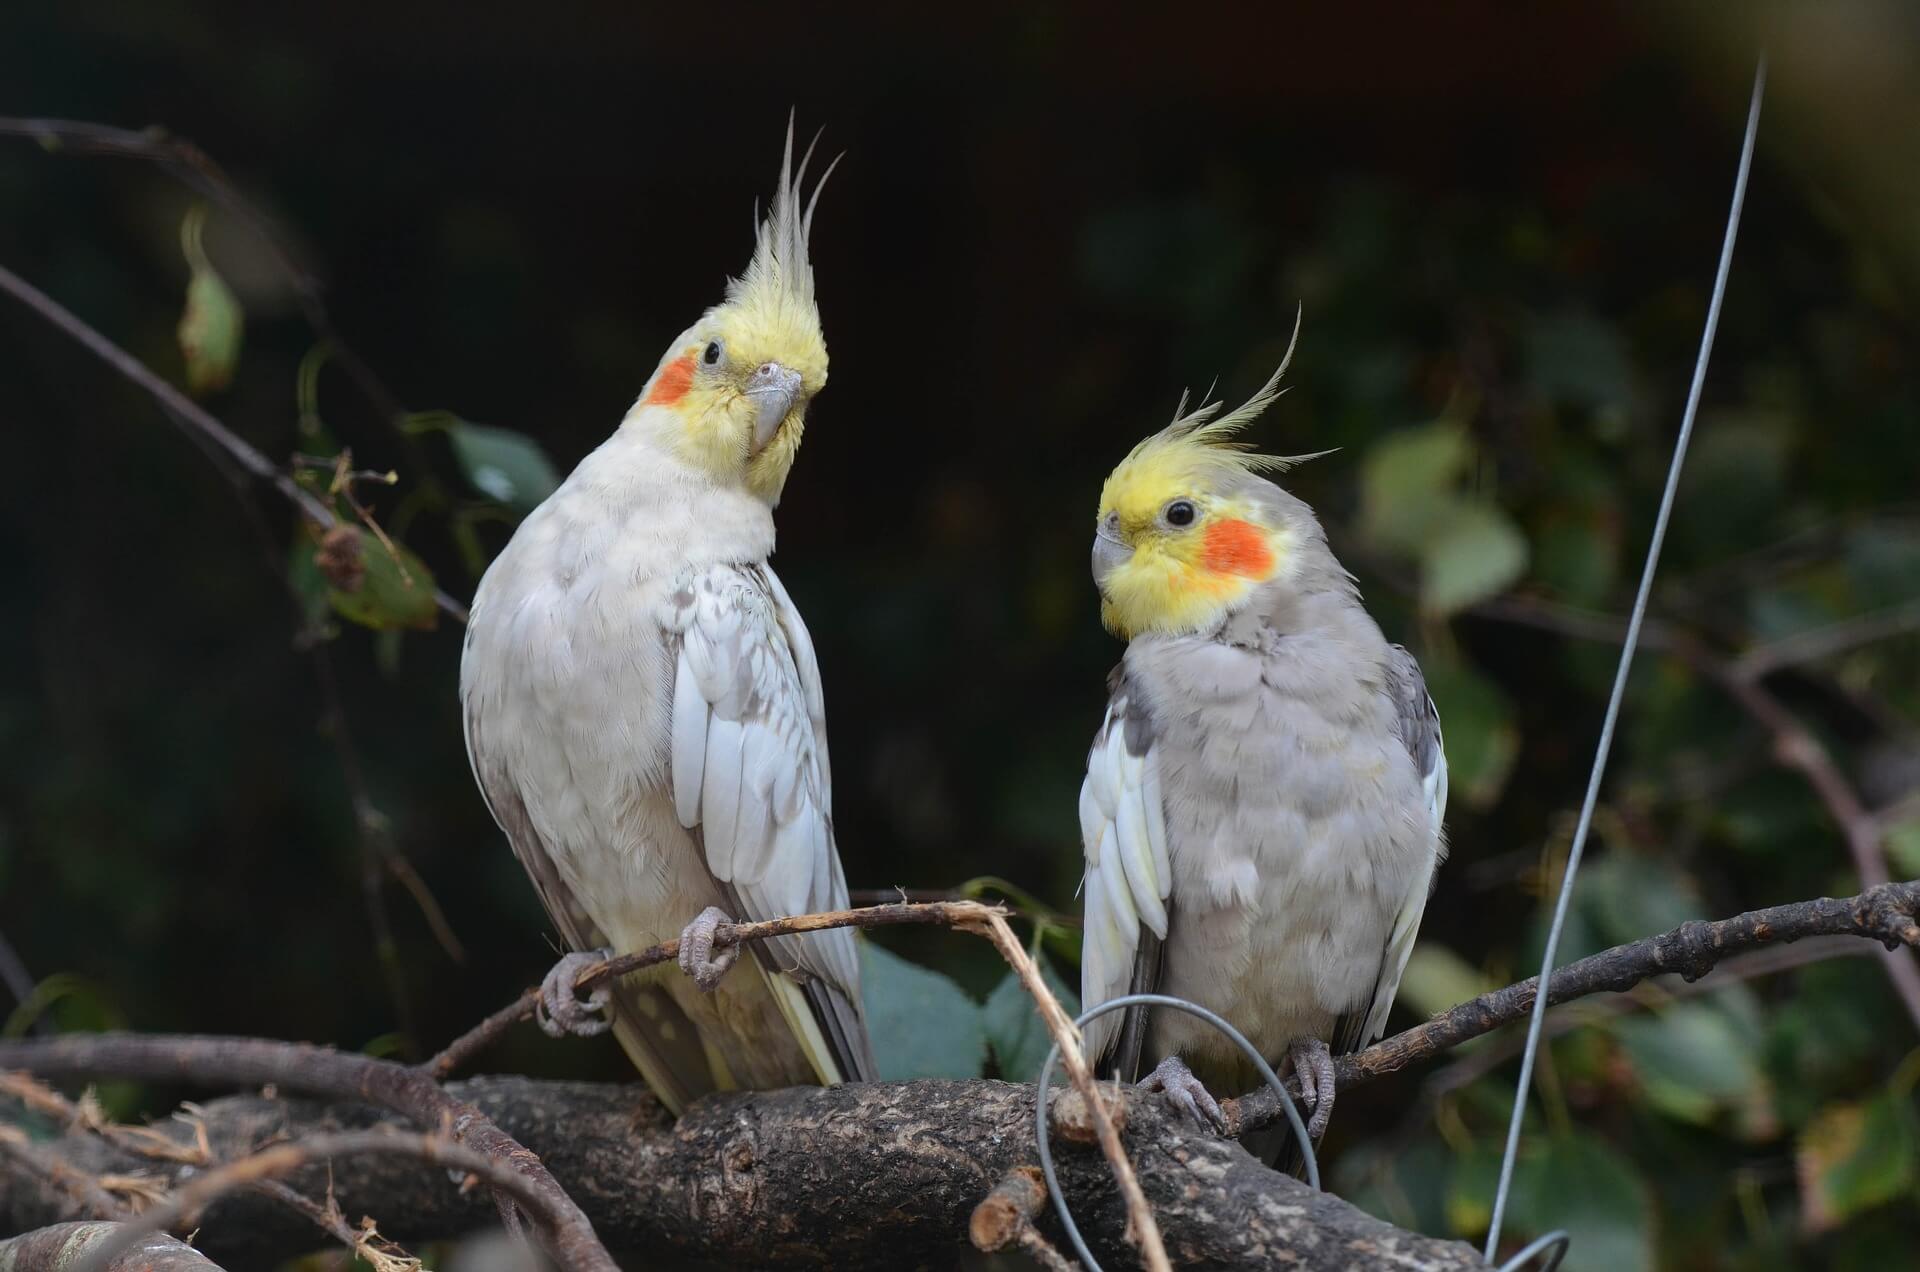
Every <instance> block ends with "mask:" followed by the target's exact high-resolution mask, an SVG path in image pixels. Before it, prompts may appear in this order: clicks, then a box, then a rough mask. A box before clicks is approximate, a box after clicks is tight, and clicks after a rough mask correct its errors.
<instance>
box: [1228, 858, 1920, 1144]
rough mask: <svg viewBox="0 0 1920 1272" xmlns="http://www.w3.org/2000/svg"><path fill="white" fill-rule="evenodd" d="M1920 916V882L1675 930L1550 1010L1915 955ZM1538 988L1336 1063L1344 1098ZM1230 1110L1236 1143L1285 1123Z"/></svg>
mask: <svg viewBox="0 0 1920 1272" xmlns="http://www.w3.org/2000/svg"><path fill="white" fill-rule="evenodd" d="M1916 915H1920V882H1913V883H1887V884H1882V885H1880V886H1879V887H1877V888H1871V889H1868V890H1867V891H1866V892H1863V893H1861V894H1860V895H1858V896H1852V897H1845V898H1841V899H1838V900H1836V899H1833V898H1830V897H1822V898H1820V899H1818V900H1814V901H1795V902H1791V903H1789V904H1787V905H1776V906H1772V907H1769V908H1768V909H1764V910H1754V911H1751V912H1749V913H1747V914H1741V915H1736V916H1735V917H1733V918H1730V919H1720V920H1718V921H1715V922H1711V923H1709V922H1706V921H1703V920H1699V919H1696V920H1694V921H1693V922H1690V923H1683V924H1681V925H1680V926H1679V927H1677V928H1675V929H1673V930H1672V931H1671V932H1663V933H1661V934H1660V935H1658V936H1651V937H1648V938H1647V939H1645V940H1642V941H1634V942H1631V943H1629V944H1627V945H1619V946H1615V947H1614V948H1613V949H1610V950H1606V951H1603V952H1602V953H1599V954H1595V955H1592V956H1591V957H1588V958H1583V959H1581V960H1579V961H1578V962H1575V963H1569V964H1567V965H1566V966H1565V967H1562V968H1561V969H1560V970H1559V971H1557V972H1555V973H1554V974H1553V980H1552V983H1551V984H1550V985H1549V986H1548V990H1547V1002H1548V1003H1549V1004H1550V1005H1551V1004H1555V1003H1563V1002H1568V1001H1571V1000H1572V999H1575V998H1584V997H1586V996H1587V995H1588V994H1597V993H1603V992H1607V991H1619V990H1625V989H1631V988H1632V987H1633V986H1635V985H1637V984H1639V983H1640V982H1641V981H1643V980H1646V979H1648V978H1649V977H1653V976H1662V975H1667V974H1670V973H1672V974H1678V975H1679V976H1681V977H1683V978H1684V979H1686V980H1689V981H1692V980H1698V979H1700V978H1701V977H1703V976H1705V975H1706V974H1707V973H1708V972H1710V971H1712V970H1713V968H1714V967H1715V966H1716V965H1717V964H1719V963H1720V962H1722V961H1723V960H1726V959H1729V958H1731V957H1732V956H1734V955H1735V954H1739V953H1742V952H1744V951H1746V950H1751V949H1756V948H1759V947H1760V946H1765V945H1774V944H1784V943H1787V942H1791V941H1798V940H1803V939H1805V938H1807V937H1811V936H1853V937H1865V938H1867V939H1868V940H1874V941H1879V942H1880V943H1881V944H1883V945H1885V946H1887V947H1888V948H1897V947H1899V946H1902V945H1904V946H1907V947H1908V948H1913V947H1915V946H1916V945H1920V921H1916V918H1915V916H1916ZM1539 980H1540V978H1539V977H1537V976H1530V977H1528V978H1527V979H1526V980H1523V981H1521V982H1519V983H1518V984H1515V985H1508V986H1507V987H1506V988H1504V989H1496V990H1494V991H1493V992H1491V993H1487V994H1482V995H1480V996H1479V997H1478V998H1475V999H1472V1000H1470V1001H1468V1002H1464V1003H1461V1004H1460V1005H1459V1006H1458V1007H1455V1008H1453V1009H1452V1010H1450V1011H1446V1012H1442V1013H1441V1014H1440V1015H1438V1016H1435V1017H1434V1018H1433V1019H1431V1020H1429V1021H1427V1022H1426V1023H1425V1024H1421V1025H1416V1026H1414V1027H1413V1028H1412V1029H1409V1030H1407V1031H1406V1032H1404V1033H1400V1034H1396V1035H1394V1036H1393V1037H1391V1038H1388V1039H1386V1040H1385V1041H1382V1042H1376V1043H1375V1044H1373V1046H1371V1047H1368V1048H1367V1049H1366V1050H1364V1051H1359V1052H1355V1053H1354V1054H1352V1055H1345V1056H1339V1057H1337V1058H1336V1059H1335V1060H1334V1062H1333V1067H1334V1075H1335V1078H1336V1081H1337V1083H1338V1085H1339V1087H1340V1088H1341V1089H1343V1090H1344V1089H1345V1088H1347V1087H1351V1086H1358V1085H1360V1084H1362V1083H1365V1082H1370V1081H1372V1080H1373V1079H1375V1078H1379V1077H1384V1076H1385V1075H1387V1074H1389V1073H1394V1072H1397V1071H1399V1070H1401V1069H1404V1068H1406V1067H1407V1066H1408V1065H1410V1064H1414V1063H1416V1062H1417V1061H1420V1060H1425V1059H1427V1058H1428V1057H1430V1056H1434V1055H1437V1054H1439V1053H1440V1052H1443V1051H1447V1050H1450V1049H1452V1048H1454V1047H1457V1046H1459V1045H1460V1044H1461V1043H1463V1042H1466V1041H1467V1040H1468V1039H1470V1038H1478V1037H1479V1036H1480V1035H1482V1034H1485V1033H1490V1032H1492V1031H1493V1030H1495V1029H1497V1028H1499V1027H1500V1026H1501V1025H1505V1024H1510V1023H1512V1022H1513V1021H1516V1020H1520V1019H1523V1018H1525V1017H1526V1016H1527V1015H1528V1014H1529V1013H1530V1012H1531V1011H1532V1010H1533V998H1534V994H1535V992H1536V991H1537V990H1538V988H1539ZM1221 1107H1222V1108H1223V1109H1225V1110H1226V1112H1227V1125H1228V1129H1229V1130H1230V1131H1231V1132H1232V1133H1233V1134H1235V1135H1239V1134H1241V1133H1243V1132H1245V1131H1249V1130H1254V1129H1256V1128H1258V1127H1261V1126H1265V1125H1267V1124H1268V1123H1269V1122H1272V1121H1275V1120H1276V1119H1278V1118H1279V1117H1281V1116H1283V1115H1282V1113H1281V1109H1280V1102H1279V1100H1278V1098H1277V1097H1275V1096H1274V1095H1273V1093H1272V1092H1270V1091H1266V1090H1264V1089H1262V1090H1260V1091H1255V1092H1252V1093H1251V1094H1248V1095H1244V1096H1241V1097H1240V1098H1239V1099H1238V1100H1228V1101H1224V1102H1223V1103H1222V1106H1221Z"/></svg>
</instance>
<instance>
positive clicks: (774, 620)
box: [460, 126, 874, 1113]
mask: <svg viewBox="0 0 1920 1272" xmlns="http://www.w3.org/2000/svg"><path fill="white" fill-rule="evenodd" d="M808 153H809V156H810V155H811V151H809V152H808ZM792 160H793V132H792V128H791V126H789V128H788V132H787V146H786V153H785V155H784V156H783V158H782V160H781V168H780V186H779V189H778V191H777V192H776V194H775V196H774V200H773V205H772V208H771V210H770V211H769V212H768V214H767V217H766V219H765V221H764V222H763V223H762V224H761V226H760V227H759V232H758V238H757V241H756V243H755V246H754V253H753V259H752V261H751V262H750V263H749V264H748V266H747V269H746V272H745V273H744V274H743V275H742V276H741V277H740V278H738V279H736V280H734V281H732V282H730V283H729V284H728V286H727V291H726V299H725V301H724V302H723V303H721V304H719V305H717V306H715V307H714V308H712V309H709V310H708V311H707V312H706V313H705V314H704V315H702V316H701V318H700V320H699V321H698V322H696V323H694V324H693V326H691V327H689V328H688V329H687V330H686V331H685V332H684V333H682V334H681V335H680V336H679V337H678V338H677V339H676V340H674V342H673V343H672V344H671V345H670V346H669V347H668V349H667V351H666V354H665V355H664V356H663V357H662V358H661V360H660V365H659V367H658V368H657V369H656V370H655V371H654V373H653V378H652V379H650V380H649V381H648V382H647V385H646V388H645V389H644V390H642V392H641V394H640V398H639V400H638V401H637V402H635V403H634V405H633V407H632V409H630V410H629V411H628V412H627V415H626V418H625V419H624V420H622V421H621V424H620V427H619V428H618V429H617V430H615V432H614V433H613V435H612V436H611V437H609V438H608V439H607V440H606V441H605V442H603V443H602V444H601V445H600V447H599V448H598V449H597V450H595V451H594V452H593V453H592V454H590V455H588V456H587V457H586V458H585V459H583V460H581V461H580V466H579V467H578V468H576V469H574V471H573V473H572V475H571V476H569V477H568V478H567V480H566V481H565V482H564V483H562V484H561V486H560V488H559V489H558V490H556V491H555V492H554V493H553V495H552V496H551V497H549V498H548V499H547V501H546V502H545V503H543V504H541V505H540V507H538V508H537V509H535V510H534V511H533V513H532V514H531V515H530V516H528V517H527V519H526V521H525V522H523V523H522V524H521V525H520V527H519V529H518V531H517V532H516V533H515V534H514V536H513V539H512V541H511V542H510V543H508V544H507V547H506V549H505V550H504V551H503V552H502V553H501V554H500V556H499V558H498V559H497V560H495V561H494V563H493V565H492V567H491V568H489V569H488V570H487V573H486V576H485V577H484V578H483V579H481V581H480V588H479V593H478V595H476V596H475V598H474V602H473V611H472V618H471V621H470V623H469V624H468V627H467V640H466V650H465V654H464V657H463V659H462V661H461V667H460V699H461V705H462V708H463V714H464V716H465V723H466V735H467V754H468V757H469V759H470V760H471V761H472V764H473V772H474V776H475V778H476V779H477V780H478V782H479V784H480V790H481V793H482V794H483V795H484V796H485V797H486V801H487V806H488V808H489V809H490V810H491V811H492V813H493V816H494V819H495V820H496V821H498V822H499V823H500V827H501V829H502V830H504V831H505V832H506V834H507V838H508V839H509V840H510V841H511V842H512V844H513V850H514V853H515V854H516V855H517V856H518V857H519V859H520V863H521V864H522V865H523V866H525V867H526V870H527V873H528V874H529V875H530V876H532V879H533V883H534V886H535V888H536V889H538V891H539V893H540V899H541V900H542V901H543V902H544V903H545V905H546V909H547V913H548V914H549V915H550V916H551V917H552V919H553V922H554V924H555V925H556V926H557V927H558V928H559V930H560V934H561V936H562V937H563V938H564V939H565V941H566V943H567V945H568V946H569V947H570V948H571V949H573V950H575V951H578V953H575V954H573V955H571V956H569V957H567V958H563V959H562V960H561V961H560V963H559V964H558V965H557V966H556V967H555V968H554V969H553V971H552V973H550V974H549V976H548V977H547V980H546V982H545V984H544V985H543V987H542V995H541V1002H542V1006H543V1009H544V1015H543V1019H542V1023H543V1024H545V1025H547V1027H548V1031H549V1032H551V1033H555V1034H556V1035H557V1034H559V1033H562V1032H566V1031H568V1030H572V1031H573V1032H577V1033H596V1032H599V1031H600V1030H602V1029H604V1028H606V1023H605V1022H604V1021H603V1020H601V1019H600V1018H599V1015H598V1013H599V1011H600V1010H601V1009H603V1008H605V1009H608V1010H610V1014H611V1016H612V1027H613V1030H614V1032H615V1034H616V1035H617V1036H618V1038H619V1040H620V1042H621V1045H622V1046H624V1047H625V1048H626V1051H627V1054H628V1055H630V1056H631V1057H632V1058H633V1061H634V1063H635V1064H636V1065H638V1066H639V1068H640V1072H641V1073H642V1074H643V1075H644V1076H645V1078H646V1080H647V1083H648V1085H649V1086H651V1087H652V1088H653V1091H654V1093H655V1094H656V1095H658V1096H659V1098H660V1099H661V1101H662V1102H663V1103H664V1104H665V1105H666V1106H667V1107H668V1108H669V1109H671V1110H673V1111H674V1112H676V1113H677V1112H679V1111H680V1110H681V1109H682V1108H683V1107H685V1105H686V1104H687V1102H688V1101H689V1100H691V1099H693V1098H694V1097H696V1096H699V1095H701V1094H703V1093H705V1092H709V1091H715V1090H726V1089H731V1088H765V1087H781V1086H791V1085H795V1084H799V1083H816V1082H817V1083H835V1082H841V1081H858V1080H868V1079H871V1078H872V1077H873V1076H874V1063H873V1049H872V1044H871V1043H870V1042H869V1040H868V1037H867V1030H866V1025H865V1022H864V1020H863V1018H862V1015H861V1006H860V970H859V965H858V963H857V962H856V958H855V950H854V942H853V936H852V933H851V932H849V931H845V930H839V931H828V932H817V933H810V934H806V935H801V936H790V937H782V938H779V939H776V940H771V941H765V942H761V943H758V944H756V945H755V946H754V949H753V955H752V956H751V957H750V958H749V959H748V960H747V961H748V962H749V964H750V965H751V970H750V973H742V974H736V975H734V976H732V977H730V978H727V979H725V980H724V981H723V980H722V979H721V978H722V974H723V973H724V972H725V971H726V970H727V968H728V967H729V966H730V965H731V964H732V963H733V961H734V959H735V957H736V955H737V952H738V951H737V947H732V946H726V947H722V948H721V949H719V950H717V951H716V950H715V949H714V929H715V928H716V927H717V926H718V925H719V924H721V923H725V922H727V921H729V916H733V917H736V918H738V919H740V920H741V921H749V920H754V919H767V918H774V917H777V916H780V915H786V914H802V913H808V912H811V911H817V910H832V909H839V908H843V907H845V906H846V904H847V886H846V882H845V880H844V878H843V877H842V875H841V871H840V858H839V854H838V853H837V851H836V850H835V847H834V837H833V810H832V782H831V774H830V771H829V769H828V764H827V732H826V719H825V708H824V705H823V701H822V697H821V689H820V667H819V664H818V663H817V662H816V661H815V658H814V651H813V643H812V640H811V639H810V638H809V637H808V635H807V628H806V624H805V623H803V622H802V621H801V620H800V614H799V612H798V611H797V610H795V609H794V606H793V602H792V600H791V599H789V598H788V596H787V592H786V589H785V588H784V587H782V586H781V584H780V580H779V578H778V577H776V576H775V574H774V572H773V570H772V568H771V567H770V566H769V565H768V563H767V558H768V556H769V555H770V554H771V553H772V552H773V542H774V527H773V509H774V505H776V504H777V503H779V501H780V492H781V489H782V488H783V487H784V486H785V484H786V480H787V473H788V471H789V469H791V468H792V466H793V459H794V453H795V451H796V450H797V449H798V448H799V445H800V434H801V430H802V428H803V426H804V424H805V420H806V412H807V405H808V403H809V402H811V401H812V399H813V396H814V395H815V394H816V393H818V392H819V391H820V389H821V386H823V385H824V384H825V383H826V381H827V347H826V341H825V339H824V338H823V336H822V335H821V331H820V314H819V311H818V309H817V308H816V306H815V303H814V284H813V269H812V266H811V264H810V263H809V262H808V259H807V236H808V230H809V228H810V227H811V224H812V221H813V205H814V201H815V200H817V199H818V197H819V189H818V187H816V188H815V190H814V198H813V199H812V200H809V201H808V202H807V204H806V206H805V207H804V208H802V206H801V204H800V201H799V191H798V187H799V185H800V184H801V183H802V182H804V180H805V177H806V167H807V161H806V158H805V157H803V158H802V160H801V163H800V172H799V174H798V176H796V175H795V174H794V172H793V164H792ZM828 171H829V173H831V171H832V169H831V168H829V169H828ZM825 180H826V178H825V177H822V178H821V181H822V184H824V183H825ZM676 936H677V937H679V938H680V964H681V968H682V969H683V970H684V971H685V972H686V973H687V975H685V976H682V975H680V974H679V973H677V972H675V971H673V970H672V969H671V968H654V969H649V970H648V971H644V972H640V973H635V974H634V975H631V976H628V977H626V978H625V979H623V980H622V981H620V982H619V983H618V984H616V985H614V986H613V987H612V988H611V992H610V993H609V992H608V991H607V990H606V989H601V990H598V991H596V992H595V994H594V995H593V996H592V997H590V998H588V999H587V1000H586V1001H585V1002H582V1001H580V1000H579V999H577V998H576V997H575V995H574V992H573V983H574V980H575V978H576V976H577V974H578V972H579V969H580V968H581V967H582V966H584V965H585V964H586V963H589V962H591V961H593V960H594V959H595V958H596V957H598V956H599V954H600V953H603V952H605V951H606V950H607V949H617V950H622V951H628V950H638V949H643V948H645V947H647V946H649V945H653V944H655V943H657V942H660V941H663V940H667V939H670V938H673V937H676Z"/></svg>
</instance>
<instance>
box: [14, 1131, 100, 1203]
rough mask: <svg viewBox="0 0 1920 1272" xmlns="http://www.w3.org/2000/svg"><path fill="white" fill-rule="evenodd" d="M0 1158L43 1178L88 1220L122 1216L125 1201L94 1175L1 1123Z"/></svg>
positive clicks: (21, 1132) (22, 1132)
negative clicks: (10, 1159) (16, 1163)
mask: <svg viewBox="0 0 1920 1272" xmlns="http://www.w3.org/2000/svg"><path fill="white" fill-rule="evenodd" d="M0 1157H10V1158H12V1159H13V1160H14V1161H16V1162H19V1163H20V1164H21V1165H22V1166H23V1167H25V1168H26V1170H27V1171H28V1173H29V1174H31V1175H33V1176H34V1177H35V1178H38V1179H44V1180H46V1181H47V1182H48V1183H49V1184H51V1185H53V1186H54V1187H55V1188H57V1189H59V1190H60V1191H61V1192H63V1193H65V1194H67V1196H69V1197H72V1198H73V1199H74V1201H75V1202H77V1203H78V1204H79V1207H80V1213H81V1214H83V1215H85V1216H86V1217H87V1218H89V1219H122V1218H125V1217H126V1215H127V1213H128V1207H127V1205H126V1203H124V1202H122V1201H121V1200H120V1199H119V1198H117V1197H115V1196H114V1195H113V1194H112V1193H110V1192H108V1191H107V1190H106V1189H105V1188H103V1187H101V1186H100V1181H99V1180H97V1179H95V1178H94V1177H93V1176H91V1175H88V1174H85V1173H83V1172H81V1171H77V1170H75V1169H73V1167H71V1166H69V1165H67V1164H66V1163H65V1162H63V1161H61V1160H60V1159H59V1157H57V1156H55V1155H54V1153H53V1152H52V1151H51V1150H50V1149H49V1148H47V1147H46V1146H44V1145H40V1144H35V1143H34V1142H33V1141H31V1140H29V1139H28V1138H27V1134H26V1132H25V1131H22V1130H21V1129H20V1128H19V1127H17V1126H0Z"/></svg>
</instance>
